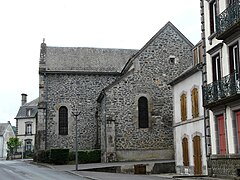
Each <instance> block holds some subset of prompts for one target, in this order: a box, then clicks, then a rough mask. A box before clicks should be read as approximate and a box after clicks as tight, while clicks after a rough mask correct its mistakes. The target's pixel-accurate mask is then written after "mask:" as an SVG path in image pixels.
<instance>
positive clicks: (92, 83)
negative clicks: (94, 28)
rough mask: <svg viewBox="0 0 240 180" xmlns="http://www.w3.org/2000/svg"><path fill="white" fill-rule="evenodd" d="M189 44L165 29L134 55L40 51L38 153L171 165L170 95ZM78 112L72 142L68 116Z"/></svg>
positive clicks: (183, 67) (187, 60)
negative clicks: (95, 154)
mask: <svg viewBox="0 0 240 180" xmlns="http://www.w3.org/2000/svg"><path fill="white" fill-rule="evenodd" d="M192 48H193V44H192V43H191V42H190V41H189V40H188V39H187V38H186V37H185V36H184V35H183V34H182V33H181V32H180V31H179V30H178V29H177V28H176V27H175V26H174V25H173V24H172V23H171V22H168V23H167V24H166V25H165V26H164V27H162V28H161V29H160V30H159V31H158V32H157V33H156V34H155V35H154V36H153V37H152V38H151V39H150V40H149V41H148V42H147V43H146V44H145V45H144V46H143V48H141V49H140V50H131V49H103V48H82V47H51V46H47V45H46V43H45V42H43V43H42V44H41V51H40V62H39V80H40V82H39V105H38V121H37V132H36V133H37V136H36V146H35V147H36V148H37V150H44V149H45V150H47V149H50V148H69V149H70V150H74V148H75V140H76V137H77V138H78V147H79V150H88V149H94V148H101V151H102V162H110V161H127V160H132V161H134V160H154V159H174V146H173V131H172V121H173V103H172V99H173V97H172V88H171V86H170V85H169V84H168V83H169V82H170V81H172V80H173V79H175V78H177V77H178V76H179V75H180V74H181V73H183V72H184V71H185V70H186V69H187V68H188V67H190V66H191V65H192V63H193V62H192V59H193V57H192ZM76 108H77V109H78V110H79V111H80V115H79V116H78V125H77V132H78V133H77V136H76V134H75V127H76V123H75V119H74V117H73V116H72V113H73V112H75V109H76Z"/></svg>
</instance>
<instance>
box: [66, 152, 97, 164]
mask: <svg viewBox="0 0 240 180" xmlns="http://www.w3.org/2000/svg"><path fill="white" fill-rule="evenodd" d="M69 161H75V152H73V151H72V152H70V153H69ZM78 162H79V163H81V164H85V163H99V162H101V150H99V149H96V150H88V151H78Z"/></svg>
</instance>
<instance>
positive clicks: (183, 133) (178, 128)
mask: <svg viewBox="0 0 240 180" xmlns="http://www.w3.org/2000/svg"><path fill="white" fill-rule="evenodd" d="M194 87H196V88H198V97H199V101H198V102H199V117H198V118H194V119H193V118H192V99H191V91H192V89H193V88H194ZM183 92H185V93H186V94H187V120H186V121H184V122H182V121H181V102H180V97H181V95H182V93H183ZM173 94H174V98H173V101H174V122H173V129H174V144H175V161H176V170H177V173H179V172H178V171H179V169H178V168H179V167H180V166H182V167H183V152H182V139H183V138H184V137H187V138H188V150H189V166H190V167H193V166H194V159H193V153H194V151H193V141H192V140H193V137H194V136H195V135H200V137H201V151H202V166H203V167H204V169H203V174H207V162H206V153H205V131H204V109H203V107H202V72H201V71H198V72H196V73H195V74H193V75H192V76H190V77H188V78H187V79H185V80H183V81H181V82H180V83H178V84H176V85H174V87H173ZM189 173H190V174H193V171H192V172H190V170H189Z"/></svg>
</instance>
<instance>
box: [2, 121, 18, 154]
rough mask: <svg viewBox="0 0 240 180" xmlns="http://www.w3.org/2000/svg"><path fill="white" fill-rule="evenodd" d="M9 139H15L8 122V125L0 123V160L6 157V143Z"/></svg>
mask: <svg viewBox="0 0 240 180" xmlns="http://www.w3.org/2000/svg"><path fill="white" fill-rule="evenodd" d="M11 137H15V133H14V131H13V128H12V125H11V123H10V121H9V122H8V123H0V158H6V157H7V142H8V140H9V138H11Z"/></svg>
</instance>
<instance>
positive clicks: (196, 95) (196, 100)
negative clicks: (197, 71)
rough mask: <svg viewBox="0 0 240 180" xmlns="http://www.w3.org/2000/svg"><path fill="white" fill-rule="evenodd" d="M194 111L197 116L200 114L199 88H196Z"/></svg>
mask: <svg viewBox="0 0 240 180" xmlns="http://www.w3.org/2000/svg"><path fill="white" fill-rule="evenodd" d="M194 112H195V117H198V116H199V108H198V89H197V88H194Z"/></svg>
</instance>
